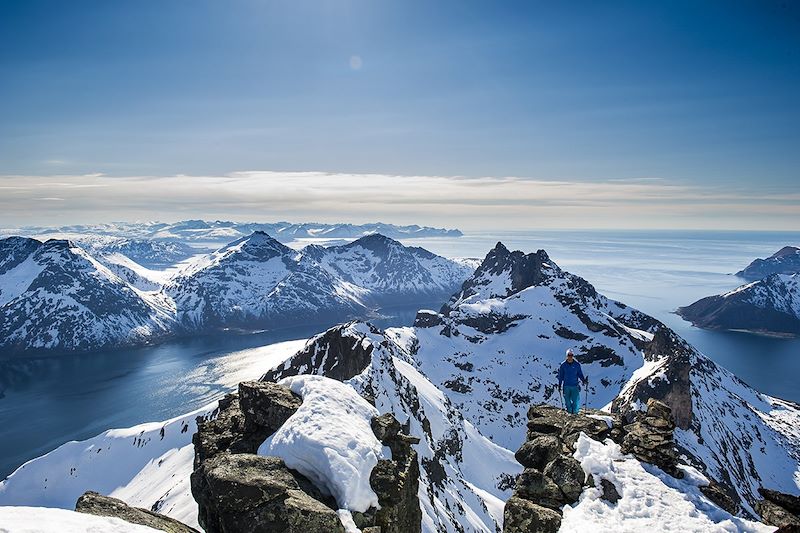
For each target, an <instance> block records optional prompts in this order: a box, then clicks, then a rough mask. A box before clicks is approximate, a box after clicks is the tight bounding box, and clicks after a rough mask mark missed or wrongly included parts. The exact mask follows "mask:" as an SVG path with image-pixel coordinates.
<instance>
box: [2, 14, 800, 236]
mask: <svg viewBox="0 0 800 533" xmlns="http://www.w3.org/2000/svg"><path fill="white" fill-rule="evenodd" d="M798 95H800V4H796V3H793V2H773V1H769V0H767V1H761V2H756V1H718V2H715V1H709V2H672V1H671V2H663V3H655V2H548V3H544V2H518V3H515V2H489V1H486V2H463V1H459V2H430V1H403V2H388V1H375V0H373V1H314V2H312V1H291V2H289V1H286V2H277V1H275V2H267V1H237V2H216V1H202V0H200V1H197V0H194V1H188V0H187V1H167V2H162V1H158V2H157V1H136V2H134V1H128V2H125V1H118V2H116V1H115V2H108V1H98V2H81V1H76V2H63V1H55V2H40V1H36V0H26V1H9V0H5V1H3V0H0V117H1V118H0V175H3V176H4V177H3V178H0V179H1V180H2V181H0V184H5V187H6V188H5V189H4V191H5V194H4V196H5V197H6V202H7V204H6V205H0V207H4V208H6V218H9V217H14V218H15V219H16V218H19V217H20V216H23V215H25V216H26V217H27V218H28V219H42V220H47V221H51V220H52V221H61V220H63V221H65V222H83V221H92V220H85V219H86V218H94V219H98V220H99V219H106V218H108V217H109V216H111V215H112V214H116V215H117V216H118V217H119V216H131V217H133V216H136V217H142V216H144V217H148V218H159V217H158V215H159V210H161V209H163V208H164V207H165V206H167V204H164V205H160V204H158V203H157V201H156V200H154V199H152V198H149V199H147V200H145V199H144V198H141V199H138V200H137V199H135V198H132V197H131V195H132V194H134V191H131V190H128V189H124V188H122V189H115V184H117V183H119V182H118V181H114V179H115V178H126V179H127V178H131V177H135V178H140V177H152V178H153V182H152V183H153V185H154V186H156V187H158V186H159V185H157V184H159V183H162V181H159V180H163V179H167V180H168V182H169V183H170V184H171V187H168V188H165V189H164V192H165V194H166V193H167V189H169V191H170V193H169V194H173V195H176V196H175V197H172V198H169V199H168V200H169V201H170V202H171V204H172V203H179V204H180V202H179V200H180V199H181V198H182V197H184V196H185V197H186V198H187V205H190V206H191V208H192V209H194V211H191V213H189V212H188V211H187V213H186V214H187V215H188V214H191V215H196V216H201V217H202V216H203V213H204V212H210V211H211V209H210V208H209V206H208V205H206V203H207V202H209V201H211V199H213V195H212V196H209V197H203V196H202V195H201V196H197V197H195V196H192V195H193V193H194V191H195V190H196V189H197V187H195V186H194V185H193V184H196V183H198V180H199V181H202V180H203V179H205V178H209V177H211V178H215V179H216V178H217V177H223V178H224V177H230V176H232V175H236V176H238V177H241V174H236V173H241V172H251V174H248V175H249V176H250V177H251V178H252V179H253V180H256V182H254V183H256V185H254V186H253V187H255V189H256V191H255V192H256V193H257V192H258V191H257V189H258V187H257V180H259V179H260V180H262V181H263V180H264V179H267V178H265V176H274V174H270V172H283V173H286V174H285V176H289V177H290V178H291V179H286V180H282V181H281V183H283V184H284V185H283V186H285V187H288V188H292V187H293V186H294V185H293V184H297V185H298V186H302V183H300V180H302V179H303V178H302V176H303V175H302V174H293V173H294V172H300V171H303V172H304V171H317V172H325V173H329V174H330V176H334V177H330V178H329V179H328V181H329V182H330V183H332V184H333V185H332V186H331V189H336V188H337V187H338V185H337V183H338V182H341V180H350V181H348V183H355V184H358V183H366V182H368V181H369V180H370V179H371V178H368V177H366V176H365V175H367V174H368V175H381V176H385V177H387V178H386V179H385V180H384V181H385V183H386V184H387V187H386V190H391V189H392V187H391V183H398V185H397V187H399V188H402V187H405V186H406V185H403V179H402V178H396V179H395V180H394V181H392V179H390V177H393V176H416V177H424V176H431V177H444V178H448V177H454V176H459V177H467V178H487V177H488V178H496V179H502V178H504V177H508V176H513V177H515V178H518V179H520V180H523V181H524V180H529V181H530V183H532V184H536V183H539V182H552V183H568V184H570V186H585V187H587V189H586V190H584V189H580V188H579V189H574V188H573V189H569V188H567V189H565V191H569V190H571V191H572V192H571V193H567V192H565V193H564V194H563V195H562V196H563V197H564V198H562V199H561V200H559V201H560V202H567V203H568V201H569V196H568V194H582V193H585V192H587V191H589V190H594V189H593V187H595V186H596V185H602V184H606V185H607V186H608V187H610V188H609V189H607V190H608V191H618V190H619V189H618V188H616V189H615V188H614V187H618V185H619V184H620V183H622V182H625V183H636V184H639V183H642V181H643V180H645V181H646V182H648V183H651V184H653V187H655V189H654V190H653V191H650V192H649V193H648V196H647V197H646V198H644V199H641V198H638V197H637V198H636V199H635V200H634V203H635V204H637V205H638V204H640V203H641V202H642V201H644V202H652V201H653V199H654V198H655V199H657V200H658V202H657V203H658V204H659V205H662V204H664V205H666V206H668V207H669V208H670V209H671V211H670V213H671V214H669V216H667V215H664V217H660V218H658V219H657V220H651V221H650V223H651V224H652V225H655V226H658V227H662V226H663V227H685V226H689V227H701V228H702V227H732V228H734V227H742V228H751V229H764V228H773V227H774V229H800V222H798V219H800V216H798V215H800V209H799V208H798V205H799V204H800V202H798V199H797V197H796V195H795V193H796V192H797V190H798V188H797V185H796V183H797V182H798V177H799V176H798V173H799V171H798V169H800V127H798V124H800V97H798ZM267 171H269V172H267ZM259 172H261V173H259ZM97 174H102V176H101V177H100V178H99V179H98V178H97V177H96V175H97ZM87 175H89V176H91V177H89V178H87V177H86V176H87ZM53 176H60V177H59V178H58V180H56V181H57V182H58V183H61V184H63V183H68V184H72V185H71V186H75V187H77V186H80V185H81V184H85V182H86V180H90V181H92V182H93V183H94V182H96V181H100V182H101V184H104V185H103V187H104V189H107V190H109V191H110V192H108V193H107V194H106V195H105V196H96V197H94V196H92V194H91V193H90V192H89V191H92V190H96V189H97V188H98V187H85V188H83V191H84V195H83V196H84V197H83V202H78V199H77V198H72V197H70V196H69V195H66V194H62V193H63V191H61V190H60V189H59V186H57V185H53V186H52V189H53V190H45V189H47V188H48V187H50V186H49V185H47V184H48V183H55V181H53V180H51V179H50V180H49V178H52V177H53ZM175 176H184V177H183V178H182V179H183V183H184V184H183V185H179V184H178V182H177V181H175V180H174V179H173V178H174V177H175ZM354 176H355V177H354ZM315 179H316V178H315ZM37 180H39V181H37ZM48 180H49V181H48ZM430 182H431V183H438V182H436V180H435V179H434V178H432V179H431V180H430ZM26 183H33V184H38V185H37V186H36V187H30V188H27V189H26V187H25V184H26ZM314 183H315V185H314V189H313V190H314V195H318V196H319V195H321V196H325V195H326V194H331V191H328V192H326V190H325V187H324V186H322V185H320V181H319V180H317V181H315V182H314ZM421 183H425V182H421ZM450 183H459V184H461V183H469V180H463V179H452V180H451V181H450ZM251 185H252V184H251ZM2 186H3V185H0V187H2ZM526 186H527V187H529V188H530V184H528V185H526ZM248 187H250V186H248ZM636 187H637V189H636V190H638V185H637V186H636ZM660 187H665V188H664V189H662V188H660ZM200 188H201V189H202V187H200ZM301 188H302V187H301ZM675 188H682V190H686V191H690V192H688V193H686V195H684V196H681V197H679V198H678V199H675V198H674V197H673V195H672V194H671V193H670V192H669V191H674V190H675ZM495 189H496V188H492V187H489V188H487V202H486V203H491V199H492V198H494V197H493V196H492V194H494V193H493V192H492V191H493V190H495ZM248 190H251V191H252V188H248ZM269 190H270V191H271V192H270V193H269V194H267V192H264V196H265V197H266V196H274V192H275V189H274V187H273V188H271V189H269ZM444 190H448V191H449V193H450V194H455V195H456V196H458V197H460V195H461V193H455V192H453V191H451V190H450V188H445V189H441V191H444ZM462 190H463V189H459V191H462ZM604 190H606V189H604ZM354 191H355V192H356V193H357V191H358V189H357V188H355V189H354ZM437 191H438V190H437V189H436V188H435V187H433V186H431V188H430V189H426V194H431V195H436V194H437ZM665 191H667V192H665ZM334 192H335V191H334ZM627 192H629V191H627V190H626V191H625V194H627ZM662 193H663V196H662ZM214 194H216V193H214ZM470 194H471V193H470ZM614 194H615V193H613V192H612V194H611V196H612V197H613V196H614ZM625 194H622V196H623V197H625V198H627V196H625ZM37 195H38V196H37ZM115 195H116V196H115ZM119 195H123V196H124V198H123V197H119ZM765 195H766V196H765ZM333 196H335V195H331V198H333ZM500 196H501V197H503V198H505V196H508V197H509V198H510V199H513V198H514V197H515V196H516V193H514V194H510V195H505V196H504V195H500ZM523 196H525V195H523ZM256 197H258V194H256ZM525 197H527V196H525ZM697 197H699V198H700V199H701V200H702V201H698V200H697ZM41 198H48V199H50V200H48V202H49V204H48V207H47V209H46V210H45V209H44V208H41V211H42V212H37V211H36V209H35V208H33V209H34V210H33V212H31V206H32V205H35V202H36V200H37V199H41ZM126 198H128V199H130V205H129V204H126V202H125V199H126ZM503 198H500V199H499V200H498V203H497V206H496V209H497V211H496V213H495V218H496V219H497V220H500V221H501V222H502V221H503V220H505V219H504V218H503V217H504V212H505V211H504V209H505V207H506V206H507V205H508V200H509V198H506V199H503ZM23 200H24V201H23ZM148 201H149V202H156V203H154V204H153V207H152V209H150V211H152V212H153V213H152V214H150V213H149V212H148V209H147V208H146V205H147V202H148ZM297 201H298V202H301V199H299V198H298V199H297ZM25 202H28V204H25ZM87 202H88V203H87ZM136 202H138V204H137V203H136ZM337 202H339V203H341V199H338V200H337ZM374 202H377V203H381V202H386V203H389V202H391V195H389V196H387V197H386V198H383V199H381V198H379V197H376V198H375V199H374ZM670 202H672V203H671V204H670ZM0 204H3V200H2V199H0ZM12 204H13V205H12ZM110 204H111V205H112V207H111V208H109V205H110ZM171 204H170V205H171ZM330 204H331V205H327V204H325V202H324V201H321V202H320V204H319V205H318V207H317V211H310V212H306V211H307V210H306V211H304V210H303V209H304V208H303V206H302V205H300V204H298V205H297V206H294V207H296V208H297V209H296V211H294V212H296V214H297V216H302V217H304V218H307V217H309V216H312V215H314V214H315V213H317V215H318V216H316V219H319V220H323V219H339V220H344V219H346V218H347V216H348V213H350V212H351V210H344V209H342V208H340V209H339V210H338V211H337V210H336V209H335V205H333V200H331V202H330ZM709 204H714V205H716V206H717V207H716V208H715V209H716V211H715V210H714V209H708V208H707V206H708V205H709ZM23 205H24V206H25V209H26V210H25V211H24V212H23V211H22V207H21V206H23ZM236 205H237V204H236V203H235V202H232V203H231V205H230V206H229V211H230V212H229V216H228V218H237V217H245V218H253V216H255V215H258V214H259V213H260V214H261V215H260V216H259V217H258V218H265V219H271V218H273V217H272V216H270V215H271V213H272V212H273V211H274V209H275V207H276V206H275V205H273V204H271V203H269V202H268V201H267V198H265V199H264V203H263V205H255V206H254V207H253V208H252V212H250V211H241V212H240V211H237V208H236ZM464 205H465V206H469V205H470V204H469V202H467V203H465V204H464ZM537 205H538V204H537V203H536V202H532V203H530V204H528V207H530V208H531V209H535V208H536V206H537ZM621 205H622V204H614V203H613V201H612V200H609V204H608V206H609V208H608V210H607V213H606V215H605V216H606V220H605V221H604V225H606V226H611V227H615V226H618V225H629V224H637V220H639V222H638V223H640V224H644V222H645V221H644V220H640V219H639V218H637V217H636V216H634V217H632V218H631V217H628V218H625V219H622V218H618V219H615V218H613V217H612V216H611V215H612V214H613V213H614V212H615V211H617V210H618V209H619V208H620V207H621ZM691 205H698V206H699V207H697V208H696V209H689V207H690V206H691ZM14 206H17V208H16V209H17V211H16V212H14V210H13V209H14ZM726 206H727V207H726ZM281 207H282V208H283V209H284V211H288V212H289V214H290V215H291V214H292V213H293V211H292V210H291V208H292V207H293V206H291V205H289V206H287V205H285V204H283V205H282V206H281ZM567 207H573V208H575V207H576V206H575V205H571V204H570V205H568V206H567ZM577 207H579V206H577ZM622 207H624V206H622ZM8 209H11V211H9V210H8ZM104 209H107V210H109V211H110V212H105V211H104ZM726 209H727V210H726ZM44 211H47V212H46V213H45V212H44ZM389 211H391V212H390V215H391V216H392V217H394V220H393V221H398V222H417V223H428V222H430V221H436V220H438V218H437V217H439V215H438V214H437V211H436V210H435V208H431V211H424V210H419V209H417V210H414V211H413V212H412V211H408V210H407V211H397V212H395V211H396V208H395V207H393V208H392V209H390V210H389ZM646 211H647V210H646V209H645V210H642V213H646ZM352 212H353V217H354V218H361V217H364V218H370V219H374V218H375V216H378V215H379V214H380V211H379V210H378V209H377V208H376V209H375V210H374V212H368V211H359V210H358V209H355V210H352ZM578 212H580V211H578ZM222 214H223V215H224V214H225V213H222ZM456 214H457V213H456ZM490 215H491V211H486V215H485V216H487V217H488V216H490ZM766 215H769V216H767V217H766V218H765V216H766ZM80 216H82V217H84V218H81V219H78V218H79V217H80ZM451 216H455V214H453V215H451ZM549 216H550V217H552V216H557V215H555V214H551V215H549ZM637 216H638V215H637ZM0 217H1V216H0ZM608 217H611V218H608ZM742 217H745V218H742ZM748 217H749V218H748ZM160 218H166V217H163V216H162V217H160ZM289 218H291V219H297V217H291V216H290V217H289ZM384 218H385V217H384ZM585 218H586V220H578V222H575V221H576V219H575V217H574V216H571V217H570V219H569V220H563V221H561V220H556V221H555V225H558V226H574V225H575V224H577V225H580V226H583V225H592V224H594V223H595V222H592V219H593V217H585ZM524 219H525V217H524V213H522V214H520V220H524ZM548 220H550V219H548ZM0 222H3V223H5V224H8V223H9V222H8V221H7V220H0ZM456 222H457V221H456ZM501 222H500V223H501ZM479 223H480V224H481V225H483V224H485V221H482V222H479ZM508 223H509V224H522V222H519V221H518V220H517V219H514V221H512V220H511V219H509V220H508ZM537 224H541V222H537ZM451 225H464V224H463V223H458V222H457V223H454V224H451ZM644 225H647V224H644Z"/></svg>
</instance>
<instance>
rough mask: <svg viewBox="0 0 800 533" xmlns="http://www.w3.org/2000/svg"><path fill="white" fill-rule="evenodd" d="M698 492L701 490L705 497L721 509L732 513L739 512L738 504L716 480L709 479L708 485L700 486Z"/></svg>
mask: <svg viewBox="0 0 800 533" xmlns="http://www.w3.org/2000/svg"><path fill="white" fill-rule="evenodd" d="M700 492H702V493H703V494H704V495H705V497H706V498H708V499H709V500H711V501H712V502H714V503H715V504H716V505H718V506H719V507H721V508H722V509H724V510H726V511H728V512H729V513H730V514H732V515H736V514H738V513H739V509H740V508H739V504H738V503H737V502H736V500H734V499H733V498H732V497H731V495H730V494H728V491H727V490H726V489H725V487H723V486H722V485H720V484H719V483H717V482H716V481H713V480H712V481H711V482H710V483H709V484H708V485H705V486H703V487H700Z"/></svg>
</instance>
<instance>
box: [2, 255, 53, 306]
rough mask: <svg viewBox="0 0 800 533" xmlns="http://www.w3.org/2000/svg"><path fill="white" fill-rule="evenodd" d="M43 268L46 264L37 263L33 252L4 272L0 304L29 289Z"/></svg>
mask: <svg viewBox="0 0 800 533" xmlns="http://www.w3.org/2000/svg"><path fill="white" fill-rule="evenodd" d="M42 270H44V266H43V265H41V264H39V263H37V262H36V261H35V260H34V258H33V254H31V255H29V256H28V257H27V258H26V259H25V260H24V261H23V262H22V263H20V264H18V265H17V266H15V267H14V268H12V269H11V270H10V271H8V272H5V273H3V275H2V276H0V306H3V305H5V304H7V303H8V302H10V301H11V300H13V299H14V298H17V297H18V296H20V295H21V294H23V293H24V292H25V291H27V290H28V287H29V286H30V284H31V283H32V282H33V280H34V279H36V277H37V276H39V274H41V273H42Z"/></svg>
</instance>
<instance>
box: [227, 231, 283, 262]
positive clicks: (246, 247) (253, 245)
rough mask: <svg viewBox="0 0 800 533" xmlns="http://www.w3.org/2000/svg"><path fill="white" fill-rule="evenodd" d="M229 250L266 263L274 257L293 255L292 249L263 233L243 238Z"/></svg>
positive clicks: (254, 233)
mask: <svg viewBox="0 0 800 533" xmlns="http://www.w3.org/2000/svg"><path fill="white" fill-rule="evenodd" d="M228 248H229V249H237V250H239V251H241V252H244V253H246V254H247V255H249V256H252V257H253V258H254V259H256V260H260V261H266V260H267V259H270V258H272V257H276V256H281V255H287V254H291V253H292V251H293V250H292V249H291V248H289V247H288V246H286V245H284V244H281V243H280V242H278V241H277V240H275V239H273V238H272V237H270V236H269V235H267V234H266V233H264V232H263V231H260V230H259V231H255V232H253V233H252V234H251V235H249V236H247V237H242V238H241V239H238V240H236V241H234V242H232V243H231V244H230V245H228Z"/></svg>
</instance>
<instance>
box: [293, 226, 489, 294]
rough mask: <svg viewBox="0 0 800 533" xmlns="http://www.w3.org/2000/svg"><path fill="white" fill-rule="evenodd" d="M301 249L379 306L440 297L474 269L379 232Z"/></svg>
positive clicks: (450, 290)
mask: <svg viewBox="0 0 800 533" xmlns="http://www.w3.org/2000/svg"><path fill="white" fill-rule="evenodd" d="M302 252H303V255H305V256H308V257H310V258H312V259H313V260H314V261H316V262H317V263H319V264H320V266H322V267H323V268H324V269H325V270H326V271H328V272H330V273H331V275H333V276H336V277H338V278H341V279H343V280H345V281H347V282H348V283H351V284H352V285H356V286H358V287H361V288H362V289H366V292H364V293H363V295H362V299H363V300H364V301H366V302H369V303H372V304H375V305H379V306H387V305H393V304H408V303H411V302H419V301H426V300H431V299H433V300H435V299H444V298H446V297H447V296H449V295H450V294H452V292H453V290H455V289H456V288H457V287H459V286H460V285H461V283H462V282H463V281H464V280H465V279H466V278H467V277H469V275H470V274H471V273H472V271H473V270H474V269H472V268H470V267H469V266H467V265H465V264H463V263H457V262H455V261H452V260H450V259H445V258H444V257H441V256H438V255H436V254H433V253H431V252H429V251H427V250H425V249H424V248H419V247H406V246H403V245H402V244H400V243H399V242H397V241H396V240H394V239H391V238H389V237H386V236H384V235H380V234H374V235H368V236H366V237H361V238H360V239H358V240H356V241H353V242H351V243H350V244H346V245H344V246H330V247H327V248H325V247H322V246H316V245H309V246H306V247H305V248H303V250H302Z"/></svg>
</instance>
